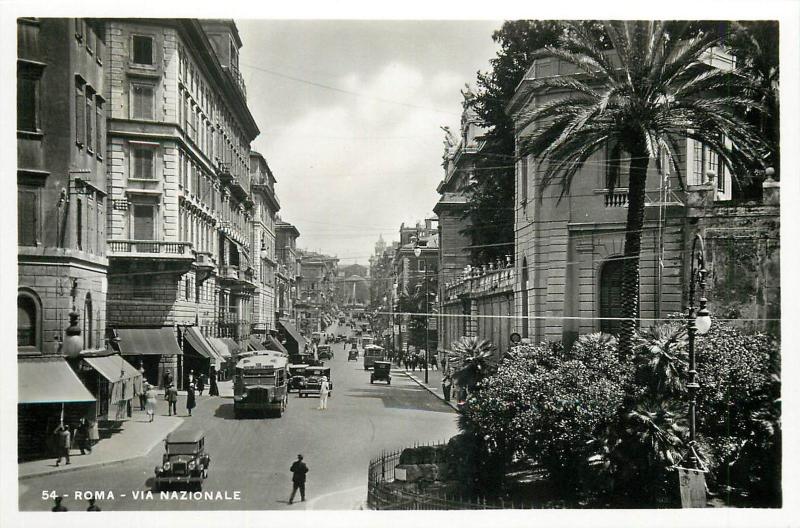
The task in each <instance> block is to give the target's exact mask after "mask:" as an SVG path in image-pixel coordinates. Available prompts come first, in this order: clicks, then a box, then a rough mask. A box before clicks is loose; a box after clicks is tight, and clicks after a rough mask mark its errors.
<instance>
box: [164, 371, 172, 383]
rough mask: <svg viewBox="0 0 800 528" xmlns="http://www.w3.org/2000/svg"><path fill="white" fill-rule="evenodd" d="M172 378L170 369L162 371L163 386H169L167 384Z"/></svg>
mask: <svg viewBox="0 0 800 528" xmlns="http://www.w3.org/2000/svg"><path fill="white" fill-rule="evenodd" d="M173 381H174V380H173V379H172V371H171V370H168V371H166V372H165V373H164V387H169V384H170V383H172V382H173Z"/></svg>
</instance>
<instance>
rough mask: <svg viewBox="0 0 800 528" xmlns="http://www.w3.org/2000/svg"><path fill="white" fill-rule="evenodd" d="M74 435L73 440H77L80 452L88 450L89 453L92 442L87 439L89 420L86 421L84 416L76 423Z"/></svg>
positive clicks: (83, 453) (83, 452)
mask: <svg viewBox="0 0 800 528" xmlns="http://www.w3.org/2000/svg"><path fill="white" fill-rule="evenodd" d="M75 436H76V438H75V440H77V441H78V448H79V449H80V450H81V454H82V455H85V454H86V452H87V451H88V452H89V454H90V455H91V454H92V444H91V443H90V441H89V422H87V421H86V418H81V421H80V423H79V424H78V429H77V430H76V432H75Z"/></svg>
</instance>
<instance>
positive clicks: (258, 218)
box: [250, 151, 281, 336]
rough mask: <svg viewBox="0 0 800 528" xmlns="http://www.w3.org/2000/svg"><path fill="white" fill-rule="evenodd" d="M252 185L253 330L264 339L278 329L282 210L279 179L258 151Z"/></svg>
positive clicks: (254, 154)
mask: <svg viewBox="0 0 800 528" xmlns="http://www.w3.org/2000/svg"><path fill="white" fill-rule="evenodd" d="M250 184H251V186H252V197H253V201H254V203H255V205H254V210H253V217H252V229H253V231H252V237H253V239H252V242H251V247H252V248H254V249H255V250H256V251H257V253H256V254H257V255H258V258H257V263H258V265H257V266H256V267H255V270H256V282H257V284H258V288H257V289H256V291H255V292H254V294H253V325H252V326H253V331H254V332H255V333H257V334H258V335H260V336H265V335H266V334H267V333H268V332H270V331H272V330H275V329H276V326H275V324H276V323H275V311H276V303H275V300H276V297H275V274H276V272H277V268H278V261H277V260H276V259H277V257H276V255H275V244H276V237H275V218H276V215H277V214H278V211H279V210H280V208H281V204H280V201H279V200H278V196H277V195H276V193H275V176H274V175H273V174H272V171H271V170H270V168H269V165H268V164H267V161H266V160H265V159H264V156H262V155H261V154H259V153H258V152H255V151H251V152H250Z"/></svg>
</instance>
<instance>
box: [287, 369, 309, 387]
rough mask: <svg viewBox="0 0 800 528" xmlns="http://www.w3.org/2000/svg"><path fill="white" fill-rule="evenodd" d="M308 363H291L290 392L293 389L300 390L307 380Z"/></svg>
mask: <svg viewBox="0 0 800 528" xmlns="http://www.w3.org/2000/svg"><path fill="white" fill-rule="evenodd" d="M306 367H308V365H306V364H300V365H289V388H288V389H287V390H288V391H289V392H292V391H293V390H296V391H300V388H301V387H302V386H303V385H304V384H305V381H306Z"/></svg>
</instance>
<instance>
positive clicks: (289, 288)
mask: <svg viewBox="0 0 800 528" xmlns="http://www.w3.org/2000/svg"><path fill="white" fill-rule="evenodd" d="M299 236H300V231H298V230H297V227H295V226H294V225H292V224H290V223H288V222H284V221H282V220H280V219H278V220H277V222H276V224H275V244H276V246H275V247H276V255H277V260H278V267H277V271H276V275H275V294H276V296H277V302H276V306H275V319H276V321H277V320H282V321H288V322H289V323H291V324H293V325H294V326H297V311H296V307H295V304H296V302H297V298H298V297H297V296H298V295H299V288H298V286H297V282H298V280H299V279H300V260H299V259H298V254H297V238H298V237H299Z"/></svg>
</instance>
